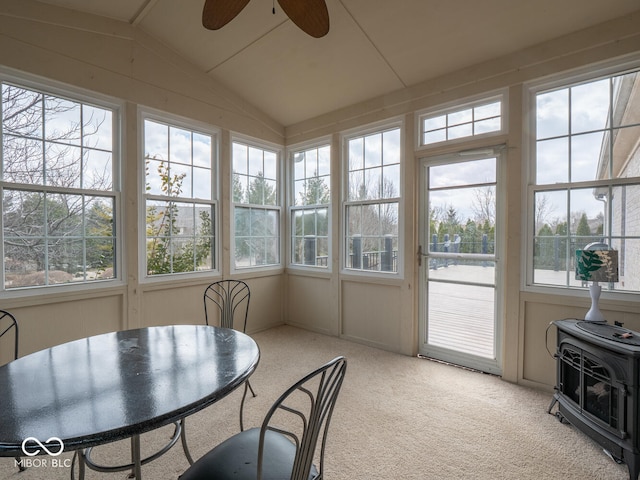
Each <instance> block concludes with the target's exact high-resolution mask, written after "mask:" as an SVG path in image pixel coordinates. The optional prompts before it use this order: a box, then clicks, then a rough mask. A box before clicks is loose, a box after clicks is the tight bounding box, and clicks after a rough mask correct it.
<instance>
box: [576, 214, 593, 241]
mask: <svg viewBox="0 0 640 480" xmlns="http://www.w3.org/2000/svg"><path fill="white" fill-rule="evenodd" d="M576 236H577V237H578V241H579V242H580V241H584V240H587V239H588V238H589V237H590V236H591V228H590V227H589V221H588V220H587V214H586V213H583V214H582V215H581V216H580V220H579V221H578V227H577V228H576Z"/></svg>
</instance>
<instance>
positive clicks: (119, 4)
mask: <svg viewBox="0 0 640 480" xmlns="http://www.w3.org/2000/svg"><path fill="white" fill-rule="evenodd" d="M39 1H41V2H42V3H49V4H51V5H57V6H59V7H64V8H70V9H72V10H77V11H79V12H85V13H92V14H94V15H99V16H102V17H108V18H113V19H115V20H120V21H122V22H127V23H131V22H132V21H134V20H135V17H136V15H137V14H138V12H140V11H142V10H143V9H144V7H145V6H147V4H153V2H155V0H106V1H105V0H39Z"/></svg>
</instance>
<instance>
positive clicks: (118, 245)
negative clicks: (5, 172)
mask: <svg viewBox="0 0 640 480" xmlns="http://www.w3.org/2000/svg"><path fill="white" fill-rule="evenodd" d="M5 83H7V84H11V85H15V86H16V87H18V88H24V89H27V90H33V91H35V92H38V93H40V94H42V95H45V96H47V95H48V96H53V97H56V98H58V99H61V100H68V101H70V102H73V103H78V104H80V105H83V106H85V105H86V106H89V107H91V106H94V107H98V108H101V109H105V110H109V111H110V112H111V117H112V118H111V134H112V136H111V141H112V149H111V175H112V177H111V181H112V187H111V189H110V190H92V189H87V188H83V187H79V188H75V187H69V188H66V187H56V186H47V185H40V186H37V187H31V186H26V184H14V183H12V182H5V181H4V179H3V177H1V176H0V196H1V195H3V190H4V189H5V188H7V187H9V188H12V187H11V186H12V185H16V187H17V188H16V189H18V190H28V191H32V192H50V193H54V194H56V193H62V194H64V193H65V192H66V193H70V194H78V195H82V196H85V195H93V194H95V195H99V196H104V197H109V198H111V199H112V202H113V213H112V217H111V219H112V222H113V230H112V231H113V237H114V247H113V248H114V260H113V270H114V276H113V278H107V279H101V280H83V281H78V282H68V283H58V284H49V285H35V286H25V287H16V288H10V289H7V288H6V287H5V282H6V279H5V274H6V272H5V264H4V228H2V229H0V250H1V251H2V258H3V260H2V272H1V275H2V282H1V285H0V297H2V298H23V297H32V296H46V295H60V294H61V293H77V292H85V291H95V290H98V289H104V288H112V287H121V286H122V285H124V279H125V278H126V271H125V268H126V263H125V255H126V254H125V252H124V248H123V245H124V240H123V233H124V228H123V209H122V195H123V193H124V192H123V183H122V175H121V170H122V163H123V162H122V131H123V125H124V118H123V112H124V106H125V104H124V101H122V100H120V99H117V98H114V97H111V96H108V95H104V94H100V93H96V92H93V91H91V90H87V89H83V88H80V87H76V86H72V85H68V84H66V83H62V82H58V81H55V80H51V79H48V78H43V77H38V76H35V75H31V74H27V73H24V72H18V71H16V70H13V69H10V68H8V67H3V66H0V84H5ZM1 114H2V109H1V108H0V116H1ZM2 136H3V129H2V128H0V141H1V140H2ZM0 155H2V156H3V155H4V151H1V153H0ZM3 166H4V164H3V161H0V168H3ZM21 186H26V187H27V188H21ZM2 214H3V216H4V211H2ZM83 238H87V237H86V236H83Z"/></svg>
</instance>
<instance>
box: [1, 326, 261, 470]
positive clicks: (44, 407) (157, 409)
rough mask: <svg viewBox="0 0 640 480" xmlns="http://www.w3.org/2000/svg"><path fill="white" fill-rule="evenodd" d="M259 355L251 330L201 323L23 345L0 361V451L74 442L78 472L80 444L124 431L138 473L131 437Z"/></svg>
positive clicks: (204, 397)
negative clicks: (29, 348) (30, 348)
mask: <svg viewBox="0 0 640 480" xmlns="http://www.w3.org/2000/svg"><path fill="white" fill-rule="evenodd" d="M259 360H260V350H259V348H258V346H257V344H256V342H255V341H254V340H253V339H252V338H251V337H249V336H248V335H246V334H244V333H242V332H238V331H236V330H232V329H226V328H220V327H215V326H208V325H171V326H157V327H148V328H140V329H133V330H123V331H119V332H112V333H105V334H102V335H96V336H92V337H87V338H83V339H80V340H75V341H72V342H68V343H64V344H61V345H56V346H54V347H51V348H47V349H44V350H41V351H38V352H35V353H31V354H29V355H26V356H24V357H21V358H19V359H17V360H14V361H12V362H9V363H8V364H6V365H3V366H1V367H0V406H1V407H0V408H1V410H2V414H1V415H0V456H3V457H22V458H24V457H25V456H32V455H45V454H48V455H51V454H53V455H57V454H59V453H61V451H62V450H64V451H72V450H74V451H79V452H80V455H79V456H78V458H79V464H80V466H79V476H80V477H81V478H82V477H83V476H84V467H85V463H86V460H87V459H86V458H85V453H86V452H87V449H90V448H91V447H95V446H97V445H102V444H105V443H110V442H114V441H117V440H122V439H126V438H131V439H132V463H131V465H130V466H131V467H132V470H133V474H134V475H135V476H136V478H137V479H138V480H141V465H142V464H143V463H144V462H145V460H143V459H141V458H140V438H139V436H140V435H141V434H142V433H145V432H148V431H151V430H154V429H157V428H160V427H163V426H165V425H169V424H172V423H175V424H176V425H177V426H179V425H181V424H182V422H181V421H182V420H183V419H184V418H186V417H187V416H189V415H191V414H193V413H195V412H198V411H200V410H202V409H203V408H205V407H207V406H209V405H211V404H213V403H215V402H216V401H218V400H220V399H221V398H223V397H225V396H226V395H227V394H229V393H230V392H232V391H233V390H234V389H236V388H237V387H238V386H240V385H242V384H243V383H244V382H245V381H246V380H247V379H248V378H249V376H250V375H251V374H252V373H253V372H254V370H255V369H256V367H257V366H258V362H259ZM177 428H178V427H177ZM173 443H175V441H174V442H173ZM173 443H172V444H171V445H173ZM183 446H184V447H185V453H186V454H187V457H188V458H189V457H190V455H189V454H188V450H187V448H186V443H184V440H183ZM89 466H91V465H89ZM107 468H109V467H107ZM73 476H74V473H73V469H72V470H71V477H72V478H73Z"/></svg>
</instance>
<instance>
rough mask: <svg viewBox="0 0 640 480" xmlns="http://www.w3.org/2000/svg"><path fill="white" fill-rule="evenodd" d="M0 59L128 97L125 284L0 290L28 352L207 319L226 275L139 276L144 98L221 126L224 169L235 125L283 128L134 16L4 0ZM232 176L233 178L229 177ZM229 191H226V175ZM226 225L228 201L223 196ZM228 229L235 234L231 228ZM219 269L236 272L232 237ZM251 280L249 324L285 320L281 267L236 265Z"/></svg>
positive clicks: (259, 131) (266, 131)
mask: <svg viewBox="0 0 640 480" xmlns="http://www.w3.org/2000/svg"><path fill="white" fill-rule="evenodd" d="M0 67H1V68H5V69H7V68H8V69H11V70H15V71H19V72H21V73H27V74H29V75H34V76H39V77H42V78H46V79H48V80H53V81H55V82H62V84H64V85H68V86H72V87H79V88H81V89H86V90H88V91H91V92H95V93H98V94H103V95H108V96H111V97H114V98H117V99H121V100H123V101H124V102H125V103H124V112H123V114H124V136H123V145H122V152H123V166H122V178H123V184H124V186H123V188H124V191H123V202H122V203H123V205H124V218H125V225H124V227H125V228H124V237H125V238H124V243H125V251H124V255H125V265H124V267H125V273H126V277H125V278H124V280H125V282H124V283H125V284H123V285H120V286H115V287H107V288H100V289H97V290H92V291H90V292H84V293H74V294H66V295H60V294H51V293H46V292H45V293H41V292H40V293H39V294H38V295H36V296H29V297H24V298H10V296H9V295H6V296H5V297H4V298H0V308H3V309H10V310H11V311H12V312H13V313H14V314H15V315H16V317H17V318H18V320H19V322H20V327H21V331H20V334H21V339H20V344H21V345H20V347H21V355H24V354H27V353H29V352H32V351H35V350H39V349H41V348H44V347H47V346H50V345H53V344H58V343H62V342H65V341H69V340H72V339H76V338H81V337H85V336H87V335H92V334H98V333H103V332H108V331H113V330H118V329H127V328H135V327H139V326H148V325H162V324H169V323H203V322H204V311H203V307H202V294H203V292H204V287H205V286H206V285H207V284H208V283H210V282H212V281H215V280H218V279H219V277H217V278H216V277H213V276H212V277H211V278H205V279H200V280H172V281H171V282H169V283H167V282H165V283H145V281H144V279H140V278H138V250H137V245H138V241H139V239H138V213H137V212H138V211H139V202H140V197H139V192H138V185H139V178H138V175H139V165H138V162H139V159H138V157H139V145H138V119H137V110H138V107H139V106H146V107H151V108H154V109H158V110H161V111H165V112H168V113H170V114H174V115H180V116H183V117H186V118H190V119H193V120H196V121H199V122H205V123H208V124H210V125H212V126H215V127H219V128H222V134H221V143H222V145H221V148H220V150H221V151H220V158H221V175H223V176H224V175H226V176H227V178H230V161H229V159H230V147H229V143H230V137H231V132H232V131H234V132H235V131H237V132H241V133H243V134H245V135H249V136H253V137H257V138H261V139H263V140H266V141H269V142H272V143H275V144H280V145H283V144H284V129H283V127H282V126H280V125H279V124H277V123H276V122H274V121H273V120H272V119H270V118H269V117H267V116H266V115H264V114H263V113H262V112H260V111H258V110H257V109H255V108H253V107H252V106H251V105H248V104H246V102H244V101H243V100H242V99H240V98H238V97H237V96H235V95H234V94H233V93H231V92H229V91H228V90H226V89H225V88H223V87H222V86H220V85H218V84H216V83H215V82H213V81H212V80H211V79H210V78H209V77H208V76H206V75H205V74H203V73H201V72H199V71H198V70H197V69H195V68H194V67H193V66H192V65H190V64H188V63H186V62H184V61H183V60H182V59H181V58H179V57H177V56H176V55H175V54H174V53H172V52H171V51H169V50H167V49H166V48H164V47H163V46H161V45H159V44H158V43H157V42H155V41H154V40H152V39H151V38H149V37H148V36H146V35H145V34H143V33H141V32H140V31H138V30H137V29H135V28H134V27H131V26H129V25H127V24H124V23H121V22H116V21H111V20H108V19H102V18H97V17H93V16H90V15H84V14H79V13H78V14H75V13H74V14H69V12H68V11H66V10H61V9H58V8H55V7H48V6H46V5H44V4H37V5H36V4H34V3H33V2H30V1H28V0H25V1H20V2H3V3H1V4H0ZM227 184H228V182H227ZM227 184H224V185H223V192H222V197H223V198H228V193H229V190H228V185H227ZM220 214H221V216H222V218H221V223H222V227H221V228H222V231H224V232H228V231H229V225H230V208H229V205H228V203H226V202H224V201H223V202H222V206H221V209H220ZM227 237H228V236H227ZM223 242H224V243H223V245H222V251H223V252H226V255H225V256H224V258H223V259H222V266H221V271H222V274H223V275H224V277H229V276H230V271H231V267H230V258H229V255H228V252H229V240H228V238H224V240H223ZM235 277H236V278H243V279H245V280H246V281H247V282H248V283H249V285H250V287H251V288H252V290H253V296H252V299H251V305H250V324H249V326H248V330H249V331H257V330H261V329H265V328H269V327H272V326H274V325H280V324H282V323H283V306H282V296H283V292H284V288H283V277H282V269H279V270H276V271H272V272H263V273H262V274H260V275H255V274H253V275H235Z"/></svg>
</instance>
